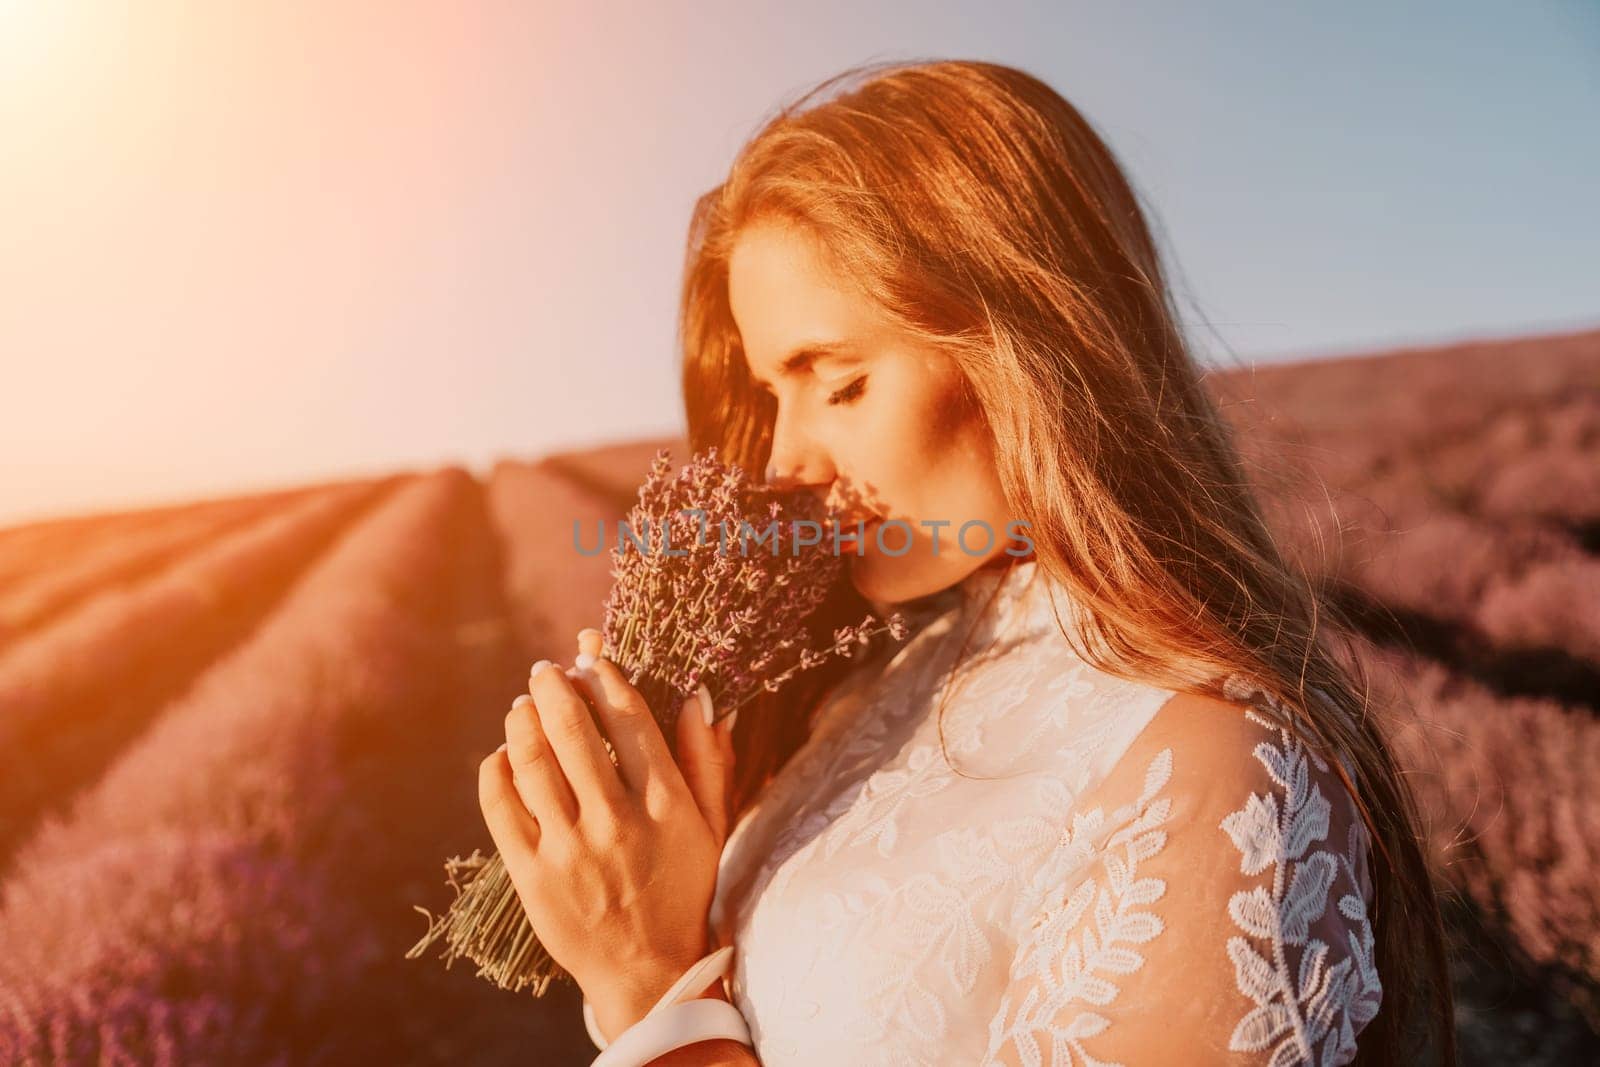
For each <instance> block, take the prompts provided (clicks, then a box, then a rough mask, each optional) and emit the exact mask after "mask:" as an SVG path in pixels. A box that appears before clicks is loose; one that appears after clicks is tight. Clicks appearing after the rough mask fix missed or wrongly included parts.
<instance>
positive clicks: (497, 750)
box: [495, 741, 506, 752]
mask: <svg viewBox="0 0 1600 1067" xmlns="http://www.w3.org/2000/svg"><path fill="white" fill-rule="evenodd" d="M505 750H506V743H505V742H504V741H502V742H500V747H499V748H497V749H495V751H496V752H504V751H505Z"/></svg>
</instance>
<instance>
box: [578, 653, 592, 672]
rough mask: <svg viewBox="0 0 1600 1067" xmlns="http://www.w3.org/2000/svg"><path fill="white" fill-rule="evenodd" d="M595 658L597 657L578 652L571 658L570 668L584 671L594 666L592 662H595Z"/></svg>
mask: <svg viewBox="0 0 1600 1067" xmlns="http://www.w3.org/2000/svg"><path fill="white" fill-rule="evenodd" d="M596 658H597V657H595V656H591V655H589V653H587V652H579V653H578V654H577V655H576V656H574V657H573V659H572V666H573V668H574V669H576V670H580V671H586V670H588V669H589V668H590V667H593V666H594V661H595V659H596Z"/></svg>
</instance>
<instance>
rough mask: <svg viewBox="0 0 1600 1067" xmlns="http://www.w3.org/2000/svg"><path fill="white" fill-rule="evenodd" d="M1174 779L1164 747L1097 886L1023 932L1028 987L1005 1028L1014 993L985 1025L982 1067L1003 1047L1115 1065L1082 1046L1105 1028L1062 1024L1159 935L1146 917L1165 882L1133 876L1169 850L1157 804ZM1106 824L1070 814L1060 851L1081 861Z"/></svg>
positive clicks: (1086, 1022) (1102, 1020) (1110, 845)
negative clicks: (1043, 1045) (1046, 1048)
mask: <svg viewBox="0 0 1600 1067" xmlns="http://www.w3.org/2000/svg"><path fill="white" fill-rule="evenodd" d="M1171 777H1172V750H1171V749H1163V750H1162V751H1161V752H1160V753H1158V754H1157V755H1156V757H1155V758H1154V759H1153V760H1151V761H1150V766H1149V768H1148V769H1147V770H1146V771H1145V778H1144V788H1143V789H1142V790H1141V791H1140V793H1139V799H1138V800H1137V801H1135V802H1134V804H1133V805H1131V808H1132V809H1133V811H1129V809H1121V810H1119V811H1118V812H1117V815H1116V817H1115V819H1114V822H1115V823H1122V824H1123V825H1122V826H1121V828H1120V829H1118V830H1117V832H1116V833H1114V834H1112V835H1111V836H1110V837H1109V838H1107V840H1106V843H1105V848H1104V853H1103V855H1102V866H1103V868H1104V871H1105V879H1104V881H1103V882H1100V881H1097V880H1096V879H1094V878H1084V879H1083V881H1082V882H1081V883H1079V885H1078V886H1077V888H1075V889H1074V890H1073V891H1072V894H1071V895H1070V896H1069V897H1068V899H1067V900H1066V902H1065V903H1064V904H1063V905H1062V906H1061V907H1060V908H1059V909H1057V910H1055V911H1053V912H1051V913H1050V914H1049V915H1048V916H1047V917H1046V918H1045V919H1044V920H1043V922H1042V923H1041V924H1036V925H1035V927H1034V929H1033V930H1031V931H1030V932H1029V933H1028V935H1027V942H1026V944H1027V948H1026V949H1025V951H1024V953H1023V955H1022V957H1021V963H1020V964H1019V965H1018V967H1017V969H1016V970H1015V972H1014V973H1013V975H1012V979H1013V981H1017V980H1026V979H1029V978H1031V979H1034V981H1033V982H1032V983H1030V985H1029V988H1028V993H1027V995H1026V996H1025V997H1024V998H1023V1001H1022V1003H1021V1004H1020V1005H1019V1006H1018V1008H1017V1013H1016V1017H1015V1018H1014V1019H1013V1020H1012V1021H1011V1023H1010V1025H1009V1026H1007V1025H1004V1020H1005V1019H1006V1018H1007V1016H1008V1015H1010V1011H1011V995H1010V993H1006V994H1005V995H1004V996H1003V997H1002V999H1001V1001H1000V1007H999V1010H998V1011H997V1012H996V1013H995V1014H994V1016H993V1019H992V1021H991V1023H990V1028H989V1053H988V1055H987V1057H986V1058H985V1060H984V1062H985V1064H991V1063H996V1062H998V1061H997V1060H996V1059H995V1056H996V1054H997V1052H998V1050H999V1049H1001V1048H1003V1047H1005V1046H1006V1044H1007V1043H1010V1044H1011V1045H1012V1046H1013V1047H1014V1048H1015V1049H1016V1050H1017V1056H1018V1059H1019V1061H1020V1062H1021V1063H1023V1064H1026V1065H1030V1067H1031V1065H1037V1064H1041V1063H1046V1062H1048V1063H1051V1064H1073V1063H1079V1062H1082V1063H1084V1064H1087V1065H1089V1067H1117V1065H1113V1064H1106V1063H1103V1062H1102V1061H1100V1060H1097V1059H1095V1058H1094V1057H1093V1056H1090V1055H1089V1053H1088V1052H1087V1051H1085V1049H1084V1047H1083V1042H1084V1040H1085V1039H1086V1038H1090V1037H1093V1036H1095V1035H1096V1034H1098V1033H1101V1032H1102V1031H1104V1030H1105V1029H1106V1028H1107V1027H1108V1026H1110V1021H1109V1020H1108V1019H1106V1017H1105V1016H1103V1015H1101V1014H1099V1013H1098V1012H1094V1011H1079V1012H1076V1013H1075V1014H1073V1015H1072V1018H1071V1022H1069V1023H1068V1024H1067V1025H1066V1026H1065V1027H1062V1026H1060V1025H1059V1020H1060V1019H1061V1018H1063V1017H1064V1015H1063V1013H1064V1011H1065V1010H1066V1009H1067V1007H1068V1005H1071V1004H1074V1003H1081V1004H1090V1005H1094V1006H1096V1007H1104V1006H1105V1005H1107V1004H1109V1003H1111V1001H1112V1000H1113V999H1115V998H1116V995H1117V991H1118V990H1117V984H1116V982H1115V981H1114V980H1113V977H1115V976H1122V975H1129V974H1133V973H1134V972H1135V971H1137V970H1139V968H1140V967H1142V966H1144V955H1143V954H1142V953H1141V952H1140V951H1139V949H1138V948H1137V947H1136V946H1138V945H1143V944H1145V943H1147V942H1149V941H1150V940H1152V939H1153V938H1154V937H1155V936H1156V935H1157V934H1159V933H1161V931H1162V929H1163V924H1162V922H1161V920H1160V919H1159V918H1157V917H1156V915H1155V913H1154V912H1152V911H1148V910H1144V909H1145V908H1146V906H1147V905H1150V904H1153V903H1154V902H1155V901H1157V900H1159V899H1161V897H1162V895H1163V894H1164V893H1165V892H1166V891H1167V883H1166V881H1165V880H1163V879H1160V878H1150V877H1144V878H1141V877H1139V876H1138V868H1139V864H1140V863H1141V862H1142V861H1144V860H1146V859H1149V858H1150V857H1151V856H1154V855H1155V854H1156V853H1158V852H1160V851H1161V849H1162V847H1163V846H1164V845H1165V844H1166V843H1167V834H1166V831H1165V830H1162V829H1160V828H1159V827H1160V826H1161V825H1162V824H1163V823H1164V822H1166V820H1167V816H1168V814H1169V813H1170V811H1171V809H1172V802H1171V801H1170V800H1168V799H1167V798H1165V797H1161V798H1159V799H1158V798H1157V794H1158V793H1159V792H1160V791H1161V790H1162V789H1163V788H1164V787H1165V786H1166V784H1167V781H1168V780H1169V779H1170V778H1171ZM1135 812H1136V814H1134V813H1135ZM1130 814H1132V815H1133V818H1132V819H1131V820H1130V819H1128V816H1129V815H1130ZM1105 822H1106V819H1105V815H1104V812H1103V811H1102V810H1101V809H1100V808H1098V807H1097V808H1095V809H1093V810H1092V811H1090V812H1088V813H1086V814H1079V815H1074V817H1073V822H1072V829H1071V830H1070V831H1069V832H1068V833H1067V834H1065V835H1064V840H1063V843H1064V844H1065V845H1066V851H1067V852H1068V853H1073V852H1078V853H1081V852H1082V851H1083V850H1084V849H1086V848H1090V847H1092V846H1093V838H1094V837H1095V836H1096V831H1098V830H1099V829H1100V827H1101V826H1102V825H1104V824H1105ZM1091 907H1092V908H1093V909H1094V911H1093V917H1094V918H1093V922H1085V923H1083V928H1082V931H1081V933H1080V934H1079V935H1078V936H1077V937H1073V936H1072V934H1071V931H1072V930H1073V928H1074V927H1076V926H1078V924H1079V923H1080V921H1082V920H1083V919H1084V918H1085V916H1086V915H1088V914H1089V909H1090V908H1091ZM1037 1031H1045V1032H1046V1033H1048V1034H1049V1037H1050V1054H1049V1058H1048V1060H1046V1059H1045V1058H1044V1056H1043V1054H1042V1051H1041V1049H1040V1047H1039V1042H1038V1040H1037V1039H1036V1038H1035V1037H1034V1034H1035V1032H1037Z"/></svg>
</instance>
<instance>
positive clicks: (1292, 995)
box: [984, 676, 1382, 1067]
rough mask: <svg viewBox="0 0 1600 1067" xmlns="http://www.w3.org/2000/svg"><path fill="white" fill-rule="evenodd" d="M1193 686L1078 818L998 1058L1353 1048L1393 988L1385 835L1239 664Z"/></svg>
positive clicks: (1036, 921) (1145, 1058) (1075, 1059)
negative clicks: (1375, 893)
mask: <svg viewBox="0 0 1600 1067" xmlns="http://www.w3.org/2000/svg"><path fill="white" fill-rule="evenodd" d="M1227 692H1228V696H1229V697H1230V699H1232V700H1234V701H1236V702H1235V703H1229V702H1227V701H1220V700H1203V699H1196V698H1187V697H1178V698H1174V699H1173V700H1172V701H1170V702H1169V703H1168V704H1167V705H1166V706H1165V707H1164V708H1163V709H1162V710H1161V711H1160V712H1158V713H1157V715H1156V717H1155V718H1154V719H1152V720H1151V722H1150V724H1149V725H1148V726H1147V727H1146V728H1145V729H1144V730H1143V731H1142V732H1141V733H1140V735H1139V737H1138V738H1137V739H1136V741H1135V742H1134V744H1133V745H1132V746H1131V747H1130V748H1129V750H1128V751H1127V753H1126V754H1125V755H1124V756H1123V757H1121V758H1120V759H1119V761H1118V763H1117V765H1116V766H1115V767H1114V768H1113V770H1112V772H1111V773H1110V774H1109V775H1108V776H1107V778H1106V780H1105V781H1104V782H1103V783H1102V784H1101V785H1099V786H1098V787H1096V788H1095V789H1094V791H1093V793H1092V794H1090V795H1087V796H1085V798H1084V801H1083V803H1082V804H1081V805H1079V806H1078V808H1077V814H1075V815H1074V817H1073V819H1072V821H1071V825H1070V827H1067V828H1064V830H1063V833H1062V837H1061V841H1060V844H1059V845H1058V847H1057V848H1056V850H1055V852H1056V858H1055V860H1054V861H1053V862H1052V863H1051V864H1050V865H1047V869H1046V871H1045V872H1044V873H1043V877H1042V879H1041V882H1040V884H1039V891H1038V895H1037V896H1035V897H1034V898H1033V900H1034V901H1035V903H1033V904H1032V905H1031V907H1032V909H1033V911H1032V915H1031V923H1026V924H1025V925H1026V927H1027V929H1026V931H1025V933H1024V935H1023V937H1022V939H1021V941H1020V943H1019V945H1018V948H1017V951H1016V955H1015V957H1014V959H1013V960H1012V963H1011V968H1010V975H1009V978H1008V984H1007V988H1006V991H1005V993H1004V994H1003V996H1002V998H1001V1000H1000V1002H999V1004H998V1006H997V1007H996V1009H995V1010H994V1013H993V1015H992V1018H991V1021H990V1025H989V1040H988V1051H987V1054H986V1055H985V1057H984V1063H985V1064H1063V1065H1064V1064H1113V1063H1121V1064H1146V1063H1186V1064H1271V1065H1274V1067H1287V1065H1291V1064H1319V1065H1327V1064H1343V1063H1348V1062H1349V1061H1350V1060H1351V1059H1352V1058H1353V1057H1354V1055H1355V1050H1356V1037H1357V1035H1358V1034H1359V1033H1360V1031H1361V1029H1362V1027H1363V1026H1365V1025H1366V1023H1367V1022H1368V1021H1369V1020H1371V1019H1372V1017H1373V1016H1374V1015H1376V1014H1377V1011H1378V1006H1379V1002H1380V1000H1381V998H1382V986H1381V984H1380V983H1379V980H1378V974H1377V970H1376V967H1375V964H1374V960H1373V934H1372V929H1371V926H1370V924H1369V922H1368V914H1369V907H1370V904H1371V893H1372V890H1371V883H1370V878H1369V875H1368V871H1367V863H1368V837H1367V833H1366V830H1365V827H1364V826H1363V824H1362V823H1361V820H1360V816H1359V814H1358V813H1357V811H1356V808H1355V806H1354V803H1353V802H1352V800H1351V798H1350V795H1349V793H1348V792H1347V791H1346V789H1345V787H1344V785H1343V783H1342V782H1341V781H1340V779H1339V777H1338V774H1337V773H1336V772H1335V771H1334V770H1332V769H1331V768H1330V767H1329V766H1328V765H1327V763H1325V762H1324V761H1323V760H1321V759H1320V758H1318V757H1317V756H1316V755H1315V754H1314V753H1312V752H1311V751H1310V750H1309V749H1307V748H1306V747H1305V746H1303V745H1301V744H1299V743H1297V742H1296V741H1295V740H1294V739H1293V736H1292V735H1291V734H1290V733H1289V732H1288V731H1287V730H1284V729H1281V728H1280V727H1279V726H1278V721H1279V720H1278V719H1277V718H1276V717H1275V715H1274V709H1273V708H1272V706H1271V705H1270V704H1268V703H1267V702H1266V701H1265V699H1264V698H1262V697H1261V696H1260V695H1259V694H1257V693H1255V692H1254V691H1253V689H1252V687H1250V686H1249V685H1248V684H1244V683H1243V682H1242V680H1241V679H1240V678H1239V677H1238V676H1236V677H1235V679H1232V680H1230V685H1229V688H1228V690H1227Z"/></svg>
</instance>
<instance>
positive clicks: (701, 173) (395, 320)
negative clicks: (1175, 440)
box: [0, 0, 1600, 526]
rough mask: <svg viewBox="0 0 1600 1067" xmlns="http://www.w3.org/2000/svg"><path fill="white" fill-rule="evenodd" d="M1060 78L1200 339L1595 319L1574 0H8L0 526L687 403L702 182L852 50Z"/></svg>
mask: <svg viewBox="0 0 1600 1067" xmlns="http://www.w3.org/2000/svg"><path fill="white" fill-rule="evenodd" d="M917 58H926V59H932V58H969V59H986V60H992V61H997V62H1002V63H1007V64H1011V65H1013V66H1017V67H1020V68H1022V69H1024V70H1027V71H1029V72H1030V73H1033V74H1035V75H1037V76H1039V77H1041V78H1043V79H1044V80H1045V81H1046V82H1048V83H1049V84H1050V85H1051V86H1052V87H1054V88H1055V89H1056V90H1057V91H1059V92H1060V93H1062V95H1064V96H1065V97H1066V98H1067V99H1068V100H1070V101H1071V102H1072V103H1073V104H1074V105H1075V106H1076V107H1077V108H1078V109H1079V110H1080V111H1081V112H1083V114H1085V115H1086V116H1087V117H1088V118H1089V120H1090V121H1091V123H1093V124H1094V125H1095V127H1096V128H1097V129H1098V130H1099V131H1100V133H1101V135H1102V136H1103V137H1105V139H1106V140H1107V141H1108V143H1109V144H1110V145H1111V147H1112V149H1113V151H1114V152H1115V153H1116V154H1117V155H1118V157H1119V159H1120V160H1121V161H1122V163H1123V165H1124V167H1125V168H1126V169H1127V171H1128V172H1129V174H1130V177H1131V178H1132V180H1133V182H1134V184H1135V186H1136V187H1137V188H1138V190H1139V191H1140V193H1141V195H1142V196H1143V198H1144V200H1145V202H1146V203H1147V204H1148V205H1149V206H1150V209H1151V211H1152V217H1151V220H1150V221H1151V223H1152V224H1153V226H1154V227H1155V228H1156V230H1157V231H1158V233H1159V235H1160V240H1161V243H1162V247H1163V252H1164V254H1165V255H1166V257H1167V260H1166V262H1167V264H1168V269H1169V272H1170V274H1171V278H1172V280H1173V282H1174V284H1175V287H1176V289H1177V291H1178V296H1179V299H1180V302H1181V306H1183V307H1184V308H1185V309H1186V311H1185V318H1184V323H1185V327H1186V329H1187V330H1188V332H1189V336H1190V337H1191V338H1192V339H1193V340H1194V342H1195V345H1196V351H1197V353H1198V355H1199V357H1200V358H1201V359H1202V360H1205V361H1207V362H1208V363H1216V364H1220V365H1239V364H1241V363H1243V364H1249V363H1265V362H1276V361H1282V360H1293V359H1305V358H1316V357H1326V356H1336V355H1342V354H1355V353H1359V352H1364V351H1372V350H1377V349H1382V348H1387V347H1393V346H1396V345H1411V344H1429V343H1435V342H1439V343H1444V342H1449V341H1454V340H1461V339H1466V338H1472V337H1498V336H1512V335H1517V334H1525V333H1539V332H1555V331H1561V330H1568V329H1576V328H1581V327H1584V326H1590V325H1595V324H1600V283H1597V276H1596V270H1595V266H1594V261H1595V249H1597V248H1600V198H1597V197H1596V195H1595V192H1594V175H1595V174H1596V173H1600V136H1597V132H1600V3H1595V2H1594V0H1543V2H1538V0H1530V2H1525V3H1517V4H1504V3H1480V2H1469V0H1450V2H1442V3H1423V2H1410V3H1406V4H1403V5H1397V4H1389V3H1377V2H1366V0H1362V2H1347V3H1343V4H1338V5H1329V4H1315V5H1314V4H1299V5H1290V4H1281V3H1270V2H1260V3H1241V2H1229V0H1207V2H1206V3H1203V4H1196V3H1192V2H1185V0H1168V2H1160V3H1157V2H1127V3H1095V4H1089V3H1074V2H1061V0H1055V2H1050V3H1004V2H984V3H967V4H954V3H927V2H918V3H913V2H907V0H897V2H889V3H879V4H871V3H862V2H860V0H852V2H844V0H839V2H834V0H828V2H812V3H808V4H804V5H797V4H778V3H751V2H749V0H736V2H735V0H713V2H696V3H688V2H663V3H643V2H640V3H627V4H618V3H613V2H606V0H585V2H584V3H575V2H567V0H561V2H546V0H525V2H518V3H510V2H503V3H502V2H485V0H452V2H445V0H439V2H436V3H423V2H416V3H407V4H396V3H393V2H381V3H380V2H376V0H372V2H367V0H362V2H356V0H305V2H300V0H231V2H228V3H207V2H201V0H194V2H189V3H179V2H175V0H141V2H140V3H138V4H112V3H110V2H97V0H0V374H3V377H0V382H3V386H0V526H4V525H9V524H14V523H19V522H23V521H28V520H32V519H37V518H48V517H55V516H58V515H69V514H79V513H91V512H96V511H102V510H115V509H121V508H127V507H138V506H157V505H161V504H166V503H175V502H180V501H185V500H191V499H200V498H208V497H216V496H229V495H237V494H242V493H247V492H254V491H268V490H272V489H277V488H285V487H290V486H296V485H303V484H309V483H315V482H321V481H332V480H340V479H344V478H350V477H364V476H369V475H381V474H387V473H391V472H394V471H397V470H421V469H432V468H434V467H437V466H440V465H444V464H456V463H458V464H461V465H464V466H466V467H468V468H469V469H472V470H474V471H475V472H477V473H480V474H483V473H487V471H488V469H489V467H490V466H491V465H492V463H493V462H494V461H495V460H496V459H499V458H512V459H532V458H535V457H537V456H539V455H542V454H545V453H548V452H551V451H557V450H561V449H565V448H579V447H588V446H590V445H596V444H602V443H608V442H613V441H619V440H625V439H632V438H643V437H655V436H666V435H671V434H676V433H681V432H682V431H683V426H684V423H683V412H682V399H681V396H680V394H679V392H678V376H677V359H678V356H677V352H676V350H675V342H676V321H677V299H678V285H679V281H680V276H681V270H682V256H683V248H684V240H685V234H686V227H687V223H688V217H689V210H690V207H691V205H692V203H693V201H694V199H695V198H696V197H697V196H698V195H699V194H700V193H702V192H704V191H705V190H707V189H709V188H711V187H712V186H714V185H715V184H716V183H717V182H719V181H720V180H721V179H722V177H723V175H724V174H725V172H726V168H727V166H728V165H729V163H730V162H731V161H732V159H733V157H734V155H735V153H736V152H737V150H738V148H739V146H740V145H741V144H742V143H743V142H744V140H745V139H746V138H747V137H749V136H750V135H751V134H752V133H754V132H755V130H756V129H757V128H758V127H759V126H760V124H761V122H762V121H763V120H764V119H765V118H766V117H768V116H769V115H770V114H771V113H772V111H773V110H774V109H776V107H777V106H778V105H779V104H780V103H781V102H783V101H784V100H787V99H789V98H791V97H793V96H795V95H797V94H798V93H800V92H801V91H803V90H804V89H805V88H806V87H807V86H808V85H810V84H812V83H814V82H816V81H819V80H821V79H823V78H825V77H827V76H829V75H831V74H833V73H836V72H837V71H839V70H842V69H844V68H846V67H849V66H852V65H854V64H857V63H861V62H865V61H869V60H883V59H917Z"/></svg>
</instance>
